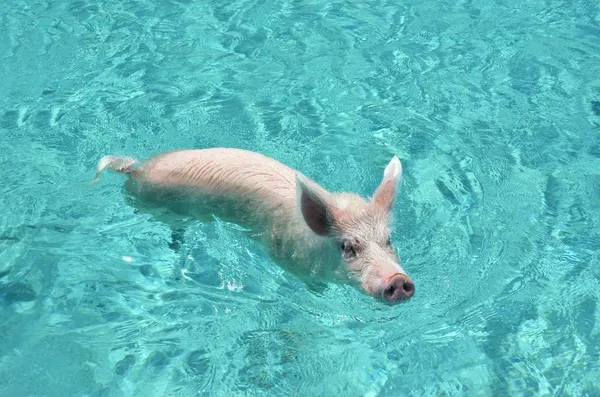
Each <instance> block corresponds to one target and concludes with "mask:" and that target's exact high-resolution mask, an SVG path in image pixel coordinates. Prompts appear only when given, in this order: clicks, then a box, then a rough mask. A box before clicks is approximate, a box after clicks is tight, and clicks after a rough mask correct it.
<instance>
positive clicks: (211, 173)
mask: <svg viewBox="0 0 600 397" xmlns="http://www.w3.org/2000/svg"><path fill="white" fill-rule="evenodd" d="M140 177H141V179H143V181H144V182H145V183H146V184H150V185H151V186H154V187H159V188H173V189H185V190H187V191H195V192H197V193H198V194H202V195H215V196H228V197H241V198H250V199H258V200H266V201H267V202H265V204H272V205H276V206H281V205H282V204H287V203H290V204H293V202H294V199H295V194H296V193H295V174H294V170H293V169H291V168H290V167H288V166H286V165H284V164H282V163H280V162H278V161H276V160H274V159H272V158H270V157H267V156H264V155H262V154H260V153H255V152H251V151H247V150H241V149H232V148H211V149H198V150H178V151H172V152H166V153H162V154H159V155H157V156H155V157H153V158H151V159H149V160H148V161H147V162H146V163H145V164H144V165H143V167H142V169H141V170H140V172H138V178H140Z"/></svg>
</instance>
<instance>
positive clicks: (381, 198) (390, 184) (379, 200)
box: [372, 156, 402, 213]
mask: <svg viewBox="0 0 600 397" xmlns="http://www.w3.org/2000/svg"><path fill="white" fill-rule="evenodd" d="M401 179H402V164H401V163H400V159H399V158H398V157H397V156H394V157H393V158H392V160H391V161H390V162H389V163H388V165H387V167H385V170H384V171H383V179H382V180H381V183H380V184H379V186H378V187H377V189H376V190H375V193H374V194H373V199H372V201H373V203H374V205H375V206H376V207H378V208H381V209H383V210H384V211H386V212H388V213H389V212H391V211H392V207H393V205H394V201H395V198H396V190H397V187H398V184H399V183H400V180H401Z"/></svg>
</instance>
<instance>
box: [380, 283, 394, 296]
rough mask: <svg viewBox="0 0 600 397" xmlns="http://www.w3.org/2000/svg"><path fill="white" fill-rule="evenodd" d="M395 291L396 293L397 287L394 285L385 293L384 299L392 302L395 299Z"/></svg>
mask: <svg viewBox="0 0 600 397" xmlns="http://www.w3.org/2000/svg"><path fill="white" fill-rule="evenodd" d="M395 291H396V286H395V285H394V284H392V285H390V286H389V287H387V288H386V289H385V290H384V291H383V297H384V298H385V299H387V300H392V298H393V297H394V292H395Z"/></svg>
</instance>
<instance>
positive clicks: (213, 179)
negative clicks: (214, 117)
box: [94, 148, 415, 303]
mask: <svg viewBox="0 0 600 397" xmlns="http://www.w3.org/2000/svg"><path fill="white" fill-rule="evenodd" d="M106 169H110V170H114V171H117V172H120V173H124V174H127V175H128V177H129V178H128V180H127V182H126V183H125V190H126V191H127V192H128V196H129V197H131V198H132V199H133V200H134V205H135V206H136V207H137V208H139V209H143V210H146V211H149V212H152V213H153V214H154V215H155V216H157V217H158V218H159V219H161V220H163V221H165V222H167V223H168V224H170V225H171V227H172V228H173V229H177V228H181V225H184V224H185V222H186V221H187V220H189V219H192V220H193V219H200V220H206V219H208V218H210V217H211V216H212V215H214V216H217V217H218V218H220V219H222V220H225V221H230V222H234V223H237V224H239V225H242V226H244V227H247V228H249V229H250V230H252V231H253V232H254V233H255V234H254V237H255V238H257V239H258V240H259V241H260V242H261V243H262V244H263V245H264V246H265V247H266V248H267V250H268V252H269V254H270V256H271V258H272V259H273V260H274V261H275V262H277V263H278V264H279V265H281V266H282V267H284V268H285V269H287V270H288V271H290V272H292V273H293V274H295V275H296V276H298V277H300V278H301V279H303V280H311V279H312V280H318V281H320V282H342V283H349V284H353V285H355V286H357V287H358V288H359V289H361V290H363V291H365V292H366V293H368V294H369V295H371V296H373V297H376V298H379V299H382V300H383V301H385V302H388V303H396V302H400V301H405V300H408V299H410V298H411V297H412V296H413V294H414V293H415V285H414V284H413V282H412V280H411V279H410V278H409V277H408V275H407V274H406V273H405V271H404V270H403V269H402V267H401V266H400V264H399V259H398V255H397V253H396V250H395V248H394V246H393V244H392V241H391V239H390V232H391V229H390V226H391V222H392V207H393V205H394V201H395V196H396V189H397V186H398V184H399V182H400V180H401V177H402V165H401V164H400V160H399V159H398V158H397V157H396V156H394V157H393V158H392V160H391V161H390V162H389V164H388V165H387V167H386V168H385V171H384V172H383V178H382V180H381V183H380V184H379V186H378V187H377V189H376V190H375V192H374V194H373V197H372V198H370V199H368V200H367V199H364V198H362V197H360V196H359V195H357V194H354V193H332V192H329V191H327V190H325V189H324V188H323V187H322V186H320V185H319V184H317V183H316V182H315V181H313V180H311V179H309V178H308V177H306V176H304V175H303V174H301V173H300V172H298V171H296V170H294V169H292V168H289V167H288V166H286V165H284V164H282V163H280V162H278V161H276V160H274V159H272V158H269V157H266V156H264V155H262V154H259V153H255V152H251V151H246V150H241V149H231V148H211V149H200V150H177V151H170V152H166V153H161V154H158V155H155V156H154V157H152V158H150V159H149V160H148V161H146V162H145V163H143V164H141V163H139V162H138V161H137V160H136V159H133V158H130V157H116V156H105V157H103V158H102V159H101V160H100V161H99V163H98V168H97V171H96V176H95V178H94V181H96V180H97V179H98V176H99V175H100V173H101V172H102V171H103V170H106Z"/></svg>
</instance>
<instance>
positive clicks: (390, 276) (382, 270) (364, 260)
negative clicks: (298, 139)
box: [296, 156, 415, 303]
mask: <svg viewBox="0 0 600 397" xmlns="http://www.w3.org/2000/svg"><path fill="white" fill-rule="evenodd" d="M401 178H402V165H401V164H400V160H399V159H398V157H396V156H394V158H392V160H391V161H390V162H389V164H388V165H387V167H386V168H385V171H384V172H383V179H382V180H381V183H380V184H379V186H378V187H377V189H376V190H375V193H374V194H373V197H372V198H370V199H369V200H365V199H364V198H362V197H360V196H358V195H356V194H353V193H330V192H328V191H326V190H325V189H323V188H322V187H321V186H319V185H318V184H317V183H316V182H314V181H312V180H310V179H309V178H307V177H306V176H303V175H301V174H299V173H298V174H296V190H297V204H298V208H299V211H300V212H301V214H302V218H303V219H304V221H305V223H306V225H307V226H308V227H309V228H310V230H312V232H313V233H315V234H317V235H319V236H321V237H323V238H327V239H329V240H330V241H331V242H332V243H333V244H334V246H335V247H336V249H337V250H338V254H339V258H340V260H342V262H343V266H344V267H345V269H346V270H347V271H348V273H349V274H350V275H351V277H352V278H353V279H354V280H355V281H356V282H357V283H358V284H360V286H361V287H362V289H363V290H364V291H365V292H367V293H368V294H369V295H371V296H374V297H376V298H380V299H382V300H384V301H386V302H389V303H396V302H400V301H405V300H408V299H410V298H411V297H412V296H413V294H414V293H415V285H414V284H413V282H412V280H411V279H410V278H409V277H408V275H407V274H406V273H405V272H404V270H403V269H402V267H401V266H400V261H399V258H398V254H397V253H396V249H395V248H394V246H393V244H392V241H391V238H390V235H391V224H392V209H393V206H394V201H395V197H396V190H397V186H398V184H399V182H400V180H401Z"/></svg>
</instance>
